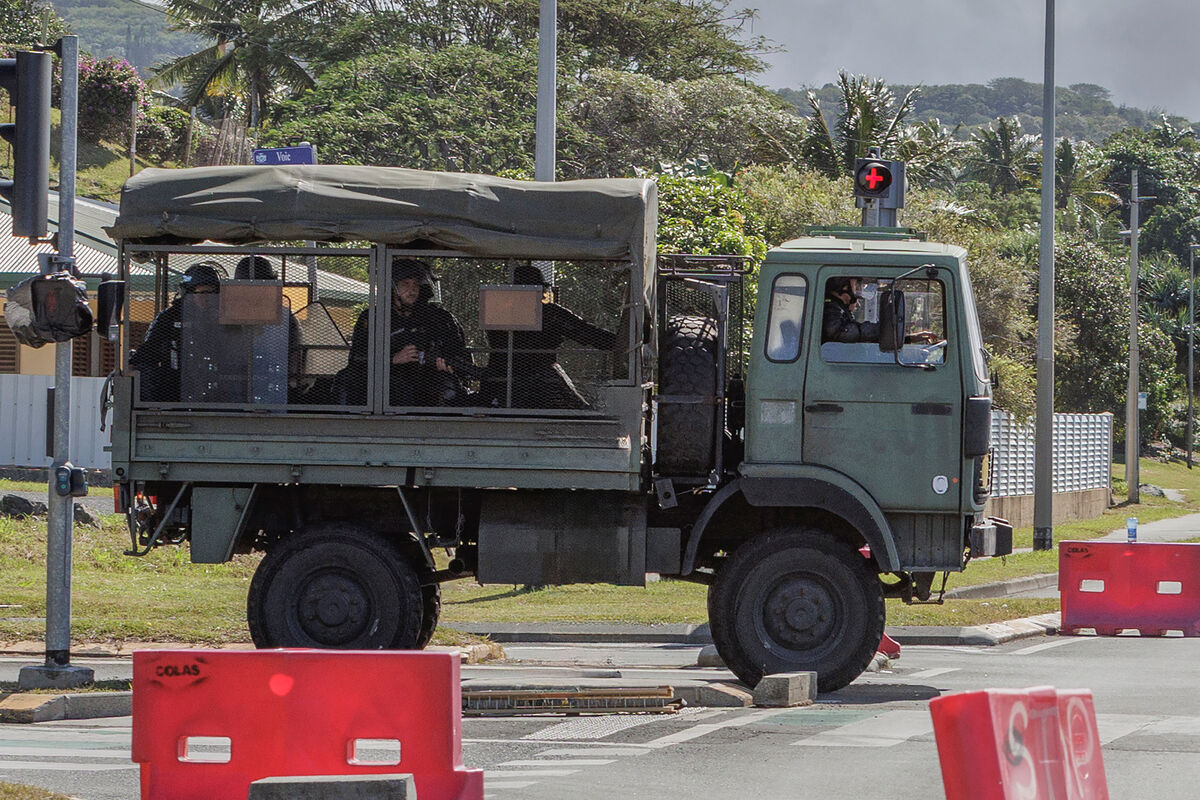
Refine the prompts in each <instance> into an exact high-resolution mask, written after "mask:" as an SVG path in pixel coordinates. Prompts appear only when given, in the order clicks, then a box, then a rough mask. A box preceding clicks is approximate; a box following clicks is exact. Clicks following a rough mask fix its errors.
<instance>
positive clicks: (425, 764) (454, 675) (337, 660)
mask: <svg viewBox="0 0 1200 800" xmlns="http://www.w3.org/2000/svg"><path fill="white" fill-rule="evenodd" d="M458 669H459V666H458V658H457V657H456V656H454V655H450V654H448V653H409V652H404V653H399V652H380V651H369V652H364V651H331V650H259V651H250V652H221V651H210V650H147V651H142V652H138V653H134V656H133V760H134V761H136V762H138V763H140V764H141V765H142V772H141V778H142V800H166V799H167V798H169V799H170V800H193V798H194V800H226V798H230V799H231V800H232V798H237V800H245V798H246V796H247V794H248V793H249V789H250V783H251V782H252V781H255V780H258V779H259V778H266V777H271V776H301V775H356V774H368V773H411V774H412V775H413V779H414V781H415V783H416V789H417V796H418V797H419V798H421V800H483V772H482V770H467V769H464V768H463V765H462V694H461V688H460V684H459V674H458ZM197 737H202V738H197ZM203 739H208V741H204V740H203ZM214 740H219V741H214ZM363 740H367V741H363ZM206 744H207V745H214V744H215V745H217V749H218V750H220V749H222V748H220V745H222V744H223V745H225V747H224V748H223V749H224V752H223V753H222V752H217V753H211V752H209V753H205V752H204V750H205V748H204V745H206ZM356 748H361V749H356ZM209 749H211V748H209ZM373 754H374V755H373ZM379 754H382V755H379ZM214 756H215V757H216V758H217V759H218V760H225V761H226V763H214V762H213V761H212V760H211V759H212V758H213V757H214ZM205 758H208V759H210V760H208V761H205V760H204V759H205Z"/></svg>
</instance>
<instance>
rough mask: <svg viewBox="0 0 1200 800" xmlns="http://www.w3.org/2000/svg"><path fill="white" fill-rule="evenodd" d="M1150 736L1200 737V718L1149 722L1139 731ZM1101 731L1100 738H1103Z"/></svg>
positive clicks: (1178, 718)
mask: <svg viewBox="0 0 1200 800" xmlns="http://www.w3.org/2000/svg"><path fill="white" fill-rule="evenodd" d="M1141 732H1142V733H1144V734H1147V735H1150V736H1172V735H1178V736H1200V717H1167V718H1166V719H1158V720H1155V721H1154V722H1151V723H1150V724H1149V725H1147V726H1146V727H1145V729H1144V730H1142V731H1141ZM1103 733H1104V732H1103V731H1101V736H1103Z"/></svg>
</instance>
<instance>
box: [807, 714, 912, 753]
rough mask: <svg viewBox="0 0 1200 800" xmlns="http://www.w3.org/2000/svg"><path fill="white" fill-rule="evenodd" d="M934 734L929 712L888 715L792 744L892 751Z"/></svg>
mask: <svg viewBox="0 0 1200 800" xmlns="http://www.w3.org/2000/svg"><path fill="white" fill-rule="evenodd" d="M932 732H933V720H932V719H931V718H930V716H929V712H928V711H925V710H921V711H888V712H886V713H884V714H879V715H877V716H874V717H870V718H868V719H862V720H858V721H857V722H851V723H848V724H846V725H842V726H840V727H838V728H834V729H833V730H828V731H822V732H821V733H818V734H816V735H814V736H809V737H808V738H805V739H801V740H800V741H798V742H793V743H792V744H793V745H798V746H800V747H891V746H893V745H897V744H900V743H901V742H905V741H907V740H909V739H911V738H912V737H914V736H921V735H923V734H927V733H932Z"/></svg>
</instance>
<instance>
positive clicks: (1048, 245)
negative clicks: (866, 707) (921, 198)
mask: <svg viewBox="0 0 1200 800" xmlns="http://www.w3.org/2000/svg"><path fill="white" fill-rule="evenodd" d="M1040 250H1041V258H1040V265H1039V267H1038V325H1037V415H1036V418H1035V422H1034V433H1035V436H1034V442H1035V444H1034V465H1033V549H1034V550H1049V549H1050V548H1051V547H1053V546H1054V0H1046V65H1045V76H1044V77H1043V79H1042V236H1041V244H1040Z"/></svg>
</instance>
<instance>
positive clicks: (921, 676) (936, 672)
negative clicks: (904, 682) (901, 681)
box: [903, 667, 959, 680]
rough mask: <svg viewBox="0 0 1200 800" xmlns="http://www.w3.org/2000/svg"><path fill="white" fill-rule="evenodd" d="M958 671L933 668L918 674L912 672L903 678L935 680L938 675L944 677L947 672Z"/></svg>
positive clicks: (946, 668) (956, 669)
mask: <svg viewBox="0 0 1200 800" xmlns="http://www.w3.org/2000/svg"><path fill="white" fill-rule="evenodd" d="M958 669H959V668H958V667H935V668H933V669H923V670H921V671H920V672H914V673H912V674H911V675H905V676H903V677H905V678H916V679H918V680H925V679H926V678H936V677H937V676H938V675H945V674H946V673H947V672H958Z"/></svg>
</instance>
